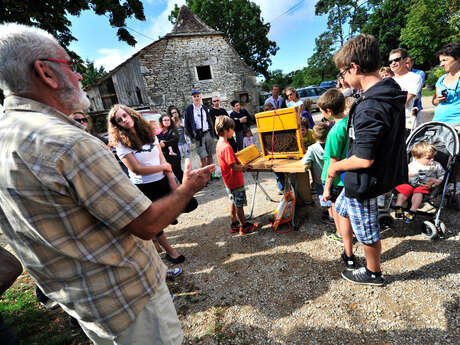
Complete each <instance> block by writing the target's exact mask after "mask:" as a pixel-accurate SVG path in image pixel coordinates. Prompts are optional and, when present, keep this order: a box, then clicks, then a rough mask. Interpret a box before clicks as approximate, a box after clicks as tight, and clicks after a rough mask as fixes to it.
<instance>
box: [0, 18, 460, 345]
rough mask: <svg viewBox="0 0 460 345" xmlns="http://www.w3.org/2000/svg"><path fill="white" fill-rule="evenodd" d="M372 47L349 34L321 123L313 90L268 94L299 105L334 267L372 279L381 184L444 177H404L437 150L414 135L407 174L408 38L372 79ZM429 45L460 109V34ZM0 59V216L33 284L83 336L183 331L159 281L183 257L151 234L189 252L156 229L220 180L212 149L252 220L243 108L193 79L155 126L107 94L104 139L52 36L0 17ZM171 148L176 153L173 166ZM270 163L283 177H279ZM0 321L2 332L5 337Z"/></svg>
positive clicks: (0, 287)
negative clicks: (110, 101) (334, 242)
mask: <svg viewBox="0 0 460 345" xmlns="http://www.w3.org/2000/svg"><path fill="white" fill-rule="evenodd" d="M379 56H380V52H379V46H378V42H377V41H376V40H375V38H374V37H372V36H370V35H358V36H357V37H355V38H352V39H350V40H349V41H348V42H347V43H346V44H345V45H344V46H343V47H342V48H341V49H340V51H339V52H338V53H337V54H336V55H335V56H334V61H335V64H336V66H337V68H338V69H339V71H340V75H339V81H340V83H341V87H340V89H331V90H328V91H327V92H326V93H324V94H323V95H322V96H321V98H320V99H319V100H318V106H319V109H320V111H321V113H322V114H323V117H324V121H322V122H319V123H316V124H315V123H314V121H313V118H312V116H311V105H312V104H311V102H302V101H300V99H299V95H298V93H297V91H296V90H295V89H294V88H290V87H289V88H287V89H286V92H285V95H286V97H287V99H286V100H285V99H284V98H283V96H281V95H280V90H279V87H278V86H274V87H273V88H272V96H271V97H270V98H269V99H267V101H266V103H265V106H264V108H266V109H268V110H270V109H279V108H282V107H285V106H301V107H302V122H301V129H302V130H301V132H302V136H303V142H304V146H305V148H307V153H306V155H305V157H304V159H303V162H304V163H305V164H309V165H310V166H311V174H312V177H313V182H314V186H315V190H316V192H317V194H318V196H320V203H321V205H323V206H324V207H327V208H328V209H327V210H326V214H325V216H326V219H327V220H328V221H333V222H334V224H335V227H336V230H337V232H336V233H334V234H333V235H334V236H335V238H336V239H338V240H340V241H341V242H343V245H344V252H343V254H342V256H341V257H342V259H343V261H344V264H345V270H344V271H343V272H342V276H343V278H344V279H346V280H348V281H351V282H354V283H359V284H369V285H379V286H380V285H383V284H384V278H383V275H382V272H381V267H380V253H381V240H380V232H379V225H378V220H377V217H378V205H377V197H378V196H380V195H382V194H384V193H386V192H388V191H389V190H391V189H393V188H395V187H396V186H403V187H400V189H398V190H399V191H400V192H401V194H402V195H403V196H401V198H400V200H402V201H404V200H403V197H406V198H407V193H409V192H410V193H413V194H414V196H413V198H415V201H417V200H418V199H417V198H418V194H419V193H424V192H425V190H424V189H423V188H428V189H429V188H431V187H432V186H434V185H436V184H437V183H439V180H440V179H442V172H441V171H438V170H439V169H432V168H430V169H429V170H430V171H431V170H435V171H436V174H435V176H434V177H433V179H432V180H429V182H430V183H431V185H430V186H428V185H423V186H422V187H423V188H422V189H414V190H410V191H408V188H407V185H409V186H411V185H412V184H411V180H410V178H412V177H413V176H412V175H413V174H418V172H419V171H421V170H424V169H425V168H423V166H430V167H431V166H433V165H436V163H435V162H433V155H434V153H433V152H434V151H433V150H432V148H431V147H425V148H421V149H420V150H419V151H417V152H418V153H417V154H419V155H418V156H417V154H415V153H414V157H415V158H416V159H417V164H418V163H420V165H421V166H422V167H420V166H417V167H415V168H412V167H409V174H408V162H407V156H406V152H405V131H406V117H407V111H408V110H409V115H410V114H411V113H412V108H413V107H414V104H416V103H414V102H415V98H416V97H419V92H420V90H419V86H420V85H421V82H420V80H421V78H420V77H418V75H417V74H416V73H414V74H415V75H416V76H417V78H416V77H414V76H413V75H412V74H410V73H413V72H410V71H409V69H408V67H407V65H406V62H408V57H407V52H405V51H404V50H401V49H395V50H394V51H392V52H391V53H390V57H389V58H390V69H391V72H392V73H394V77H393V78H383V79H382V78H381V77H380V74H379V69H380V67H381V60H380V57H379ZM439 57H440V61H441V65H442V66H443V67H444V68H445V70H446V75H444V76H443V77H442V78H441V79H440V80H439V81H438V84H437V87H436V95H435V97H434V98H433V104H435V105H437V113H436V115H435V118H436V117H438V120H445V121H447V122H456V121H457V120H458V118H459V114H458V112H459V106H458V105H459V103H458V102H459V98H460V97H459V91H460V89H459V88H458V83H459V74H460V66H459V65H460V52H459V45H458V44H456V43H454V44H451V45H448V46H446V47H445V48H443V50H441V51H440V53H439ZM0 60H1V61H3V63H2V64H1V65H0V88H1V89H2V90H3V91H4V93H5V101H4V108H5V114H6V116H5V118H4V119H2V121H1V122H0V146H1V147H2V150H0V160H1V161H2V169H1V179H0V206H1V207H0V223H1V224H2V230H3V232H4V234H5V235H6V237H7V238H8V241H9V243H10V244H11V247H12V248H13V250H14V251H15V253H16V255H17V257H18V258H19V260H20V261H21V263H22V265H23V266H24V268H25V269H26V270H27V272H28V273H29V275H30V276H31V277H32V278H33V280H34V281H35V282H36V284H37V289H38V290H37V291H40V293H42V294H43V295H44V296H45V297H46V298H47V299H50V300H52V301H53V302H56V303H58V304H59V306H61V307H62V308H63V309H64V310H65V311H66V312H67V313H68V314H69V315H70V316H72V317H73V318H75V320H76V322H77V323H78V325H79V326H80V327H81V328H82V329H83V331H84V332H85V334H86V335H87V336H88V337H89V338H90V339H91V341H93V343H94V344H152V343H153V344H181V343H182V340H183V334H182V331H181V326H180V322H179V320H178V317H177V314H176V311H175V308H174V304H173V302H172V298H171V295H170V293H169V291H168V288H167V285H166V284H165V279H166V278H167V276H168V275H169V276H175V275H177V274H180V272H181V270H180V269H172V270H167V268H166V266H165V265H164V264H163V263H162V260H161V258H160V256H159V255H158V251H157V250H156V249H155V248H160V247H159V246H161V247H162V248H163V249H164V250H165V252H166V255H165V258H166V260H168V261H169V262H171V263H173V264H179V263H182V262H184V261H185V260H186V258H185V256H184V255H182V254H180V253H178V252H177V251H176V249H175V248H174V247H173V246H171V245H170V244H169V241H168V239H167V237H166V235H165V233H164V229H165V228H166V227H167V226H169V225H170V224H176V223H177V218H178V217H179V215H180V214H181V213H182V212H191V211H193V210H195V209H196V208H197V207H198V203H197V200H196V199H195V198H194V195H195V193H197V192H198V191H200V190H202V189H203V188H204V187H205V186H206V185H207V183H208V182H209V180H210V179H212V178H214V179H218V177H217V176H216V175H214V173H215V168H216V166H215V165H214V164H213V155H214V154H216V157H217V162H218V164H219V166H220V168H221V172H222V180H223V183H224V185H225V188H226V191H227V194H228V197H229V204H230V207H229V214H230V231H231V232H232V233H239V234H240V235H246V234H249V233H251V232H253V231H255V230H256V229H257V227H258V224H255V223H251V222H248V221H247V219H246V218H245V216H244V209H243V207H244V206H245V205H246V194H245V187H244V186H245V183H244V177H243V172H245V171H247V170H248V169H249V168H250V166H249V165H242V164H240V163H239V162H238V160H237V159H236V156H235V152H236V151H238V150H241V149H243V148H244V147H246V146H248V145H251V144H254V142H255V141H254V138H253V137H252V133H251V131H250V126H249V123H250V120H251V116H250V114H249V113H248V112H247V111H246V110H245V109H243V108H242V107H241V105H240V104H239V102H238V101H233V102H231V105H232V111H231V113H230V114H229V113H228V112H227V111H226V110H225V109H223V108H221V107H220V98H219V97H218V96H215V97H213V98H212V103H213V104H212V107H211V109H208V108H207V107H206V106H204V105H203V104H202V99H201V93H200V91H199V90H194V91H193V92H192V94H191V96H192V103H191V104H190V105H188V106H187V107H186V108H185V110H184V112H183V118H182V117H181V114H180V111H179V109H178V108H177V107H175V106H170V107H169V109H168V111H167V114H165V115H162V116H161V117H160V119H159V124H158V125H159V126H158V127H159V128H157V129H155V130H154V129H153V128H152V126H151V125H150V123H149V122H148V121H146V120H145V119H144V118H143V117H142V115H141V114H139V113H138V112H137V111H135V110H134V109H131V108H129V107H127V106H124V105H115V106H114V107H113V108H112V109H111V110H110V112H109V114H108V117H107V124H108V132H109V140H108V143H107V142H104V140H103V138H99V137H97V136H95V135H92V134H91V133H89V131H87V130H86V129H87V125H88V123H89V121H90V118H88V116H86V114H85V113H84V110H85V109H87V108H88V106H89V101H88V98H87V96H86V94H85V93H84V92H83V91H82V90H81V88H80V84H81V80H82V77H81V75H80V74H78V73H77V69H76V65H75V63H74V62H73V61H72V60H71V58H70V57H69V55H68V54H67V52H66V51H65V50H64V49H63V48H62V47H61V46H60V45H59V43H58V42H57V40H56V39H55V38H54V37H53V36H52V35H50V34H48V33H47V32H45V31H43V30H41V29H38V28H33V27H30V26H24V25H18V24H9V23H7V24H1V25H0ZM408 74H409V75H408ZM413 84H416V87H413V86H414V85H413ZM350 90H351V91H350ZM344 94H345V96H344ZM350 95H359V96H360V97H359V98H357V99H356V98H355V97H350ZM451 104H454V106H452V105H451ZM455 105H456V106H455ZM457 122H458V121H457ZM234 137H235V139H233V138H234ZM216 139H218V140H217V145H216ZM107 144H108V145H109V146H110V147H114V148H115V151H116V155H117V156H118V158H119V159H120V161H121V164H122V165H123V166H124V167H126V169H127V174H125V173H123V172H122V171H121V169H120V163H119V162H118V161H117V160H116V159H115V157H114V155H113V154H112V152H111V151H110V150H109V149H108V147H107ZM192 148H194V149H195V151H196V154H197V155H198V156H199V158H200V165H201V168H199V169H196V170H192V168H191V163H190V160H189V159H188V158H189V157H190V154H191V150H192ZM182 158H187V159H186V160H185V165H184V166H185V168H184V169H182V164H181V160H182ZM419 160H420V161H419ZM390 161H391V162H392V168H391V169H387V168H386V166H387V164H388V162H390ZM425 170H426V169H425ZM127 175H128V176H127ZM277 178H278V180H279V181H280V183H282V182H281V181H282V180H283V178H282V176H277ZM301 179H302V180H303V184H304V186H305V188H307V189H308V191H307V193H306V196H305V197H304V199H305V200H304V201H303V202H305V203H311V193H310V191H309V188H310V183H306V181H307V178H306V176H304V177H301ZM297 185H298V188H300V184H299V183H298V184H297ZM417 187H420V186H417ZM308 193H309V194H308ZM309 197H310V199H309ZM398 200H399V199H398ZM331 236H332V235H331ZM353 236H355V237H356V239H357V240H358V241H359V242H360V243H361V244H362V245H363V247H364V252H365V256H366V262H365V265H364V266H362V267H359V263H358V262H357V260H356V258H355V256H354V254H353V246H352V239H353ZM152 241H153V243H152ZM158 245H159V246H158ZM0 249H1V250H0V260H1V264H2V266H4V267H7V268H8V269H7V270H4V271H2V272H6V273H5V274H3V275H2V276H0V293H1V292H3V291H4V290H6V289H7V288H8V287H9V286H10V285H11V284H12V283H13V282H14V280H15V279H16V277H17V276H18V275H19V274H20V271H21V270H22V267H21V265H20V264H19V262H18V261H17V260H16V258H15V257H14V256H11V255H10V254H9V253H8V252H6V251H5V250H4V249H3V248H0ZM37 294H38V292H37ZM1 322H2V320H1V318H0V332H2V334H1V336H3V334H5V336H6V337H7V338H5V339H8V341H9V343H11V344H16V343H17V340H15V339H14V336H13V335H12V334H11V333H9V332H8V331H7V330H6V329H4V328H3V325H2V323H1Z"/></svg>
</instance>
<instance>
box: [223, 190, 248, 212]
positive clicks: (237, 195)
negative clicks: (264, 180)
mask: <svg viewBox="0 0 460 345" xmlns="http://www.w3.org/2000/svg"><path fill="white" fill-rule="evenodd" d="M225 189H226V190H227V193H228V198H229V199H230V202H232V203H234V204H235V206H236V207H244V206H246V205H247V204H248V202H247V200H246V190H245V189H244V186H243V187H238V188H235V189H232V190H230V189H228V188H227V186H225Z"/></svg>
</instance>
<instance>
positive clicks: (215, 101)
mask: <svg viewBox="0 0 460 345" xmlns="http://www.w3.org/2000/svg"><path fill="white" fill-rule="evenodd" d="M217 102H220V101H219V100H218V99H215V100H214V101H212V103H217Z"/></svg>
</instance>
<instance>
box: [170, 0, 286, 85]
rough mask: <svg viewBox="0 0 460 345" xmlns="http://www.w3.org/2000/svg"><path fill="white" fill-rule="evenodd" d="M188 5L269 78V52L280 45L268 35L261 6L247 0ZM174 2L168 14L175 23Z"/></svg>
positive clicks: (194, 0) (189, 1)
mask: <svg viewBox="0 0 460 345" xmlns="http://www.w3.org/2000/svg"><path fill="white" fill-rule="evenodd" d="M186 2H187V6H188V7H189V8H190V10H192V11H193V12H194V13H195V14H196V15H197V16H198V17H200V18H201V19H202V20H203V21H204V22H205V23H206V24H208V25H209V26H211V27H212V28H214V29H215V30H218V31H222V32H223V33H224V34H225V36H226V38H227V40H228V42H229V43H230V44H231V45H232V46H233V47H234V48H235V49H236V51H237V52H238V54H239V55H240V56H241V57H242V59H243V60H244V62H246V64H247V65H248V66H249V67H250V68H251V69H252V70H253V71H254V72H256V73H258V74H262V75H263V76H265V77H266V78H268V76H269V73H268V67H269V66H270V65H271V58H270V56H272V55H275V54H276V52H277V50H278V49H279V48H278V47H277V45H276V42H273V41H270V40H269V39H268V38H267V35H268V32H269V31H270V24H269V23H264V21H263V18H261V16H260V13H261V12H260V7H259V6H258V5H256V4H255V3H253V2H252V1H249V0H187V1H186ZM178 12H179V8H178V7H177V5H176V6H175V8H174V10H173V11H172V12H171V15H170V16H169V20H170V21H171V22H173V23H174V21H175V19H176V18H177V15H178Z"/></svg>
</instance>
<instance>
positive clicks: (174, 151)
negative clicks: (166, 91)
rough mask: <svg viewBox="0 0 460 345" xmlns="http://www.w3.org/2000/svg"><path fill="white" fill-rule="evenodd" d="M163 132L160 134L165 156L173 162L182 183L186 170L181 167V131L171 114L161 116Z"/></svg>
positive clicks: (169, 161)
mask: <svg viewBox="0 0 460 345" xmlns="http://www.w3.org/2000/svg"><path fill="white" fill-rule="evenodd" d="M159 122H160V128H161V133H160V134H158V140H160V146H161V150H162V151H163V155H164V156H165V159H166V161H167V162H168V163H169V164H171V167H172V170H173V173H174V175H176V178H177V179H178V180H179V182H181V183H182V177H183V176H184V172H183V171H182V167H181V163H180V161H181V156H180V151H179V145H178V144H179V133H178V132H177V129H176V128H175V125H174V121H173V120H172V119H171V117H170V116H169V115H162V116H161V117H160V120H159Z"/></svg>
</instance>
